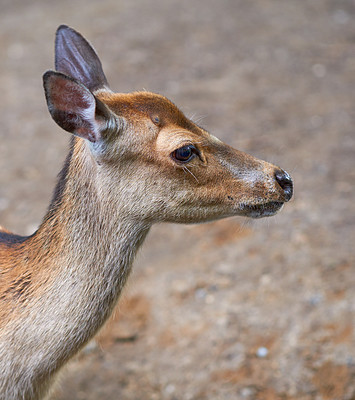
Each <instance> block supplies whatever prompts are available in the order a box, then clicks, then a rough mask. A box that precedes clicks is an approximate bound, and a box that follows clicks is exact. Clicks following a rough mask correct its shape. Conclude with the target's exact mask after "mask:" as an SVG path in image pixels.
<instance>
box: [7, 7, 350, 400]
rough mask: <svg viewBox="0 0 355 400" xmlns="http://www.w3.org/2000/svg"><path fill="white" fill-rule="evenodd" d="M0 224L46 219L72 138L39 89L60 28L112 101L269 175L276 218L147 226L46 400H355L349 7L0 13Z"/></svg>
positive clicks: (31, 226) (30, 227)
mask: <svg viewBox="0 0 355 400" xmlns="http://www.w3.org/2000/svg"><path fill="white" fill-rule="evenodd" d="M0 10H1V12H0V55H1V57H0V91H1V96H0V139H1V140H0V222H1V225H3V226H5V227H7V228H8V229H11V230H13V231H14V232H16V233H20V234H29V233H32V232H33V231H34V230H35V229H36V227H37V226H38V224H39V223H40V221H41V218H42V216H43V215H44V212H45V210H46V207H47V205H48V202H49V199H50V196H51V192H52V190H53V186H54V182H55V177H56V174H57V172H58V171H59V169H60V166H61V163H62V161H63V160H64V158H65V153H66V148H67V143H68V136H69V135H68V134H66V133H64V132H62V131H61V130H60V129H59V128H58V127H57V126H55V124H54V122H53V121H52V120H51V119H50V116H49V113H48V111H47V109H46V105H45V100H44V94H43V89H42V83H41V76H42V73H43V72H44V71H45V70H47V69H50V68H53V59H54V58H53V54H54V53H53V41H54V32H55V30H56V28H57V26H58V25H59V24H61V23H66V24H68V25H71V26H73V27H74V28H76V29H77V30H79V31H80V32H82V33H83V34H84V35H85V36H86V37H87V38H88V39H89V40H90V41H91V42H92V43H93V45H94V46H95V48H96V49H97V51H98V53H99V55H100V57H101V59H102V61H103V65H104V69H105V71H106V75H107V77H108V79H109V82H110V84H111V87H112V88H113V89H114V90H116V91H122V92H127V91H132V90H140V89H143V88H145V89H147V90H150V91H154V92H159V93H162V94H164V95H166V96H167V97H169V98H170V99H171V100H173V101H174V102H175V103H176V104H177V105H178V106H180V107H181V108H182V110H183V111H184V112H185V113H186V114H187V115H188V116H190V117H193V118H194V119H195V120H198V121H200V122H199V123H200V124H201V125H203V126H204V127H205V128H206V129H208V130H209V131H210V132H211V133H213V134H215V135H216V136H218V137H220V138H221V139H222V140H224V141H226V142H227V143H229V144H231V145H233V146H234V147H236V148H239V149H242V150H244V151H247V152H250V153H252V154H254V155H256V156H258V157H260V158H263V159H266V160H268V161H271V162H273V163H276V164H278V165H280V166H282V167H283V168H285V169H286V170H288V171H289V172H290V173H291V174H292V176H293V178H294V181H295V197H294V199H293V200H292V201H291V202H290V203H289V204H287V205H286V206H285V208H284V210H283V211H282V212H281V213H280V214H279V215H278V216H276V217H273V218H269V219H266V220H258V221H247V220H245V219H241V218H239V219H238V218H235V219H229V220H222V221H219V222H216V223H210V224H204V225H198V226H178V225H160V226H155V227H154V229H153V230H152V232H151V234H150V236H149V237H148V239H147V241H146V243H145V245H144V246H143V249H142V251H141V252H140V254H139V256H138V259H137V260H136V263H135V268H134V273H133V274H132V276H131V277H130V280H129V284H128V287H127V288H126V290H125V293H124V295H123V297H122V299H121V302H120V305H119V307H118V308H117V312H116V313H115V317H114V319H113V320H112V321H111V322H110V323H109V324H108V325H107V327H106V328H105V329H104V330H103V331H102V333H101V334H100V336H99V337H98V338H96V340H94V341H92V342H91V343H90V344H89V345H88V346H87V347H86V348H85V349H84V351H83V352H82V353H81V354H80V355H79V356H78V357H77V358H75V359H74V360H73V361H72V362H71V363H70V364H69V366H68V367H67V368H66V370H65V372H64V373H63V374H62V377H61V383H60V385H59V386H58V387H57V388H56V390H55V392H54V394H53V397H52V398H53V399H54V400H81V399H87V400H94V399H100V400H114V399H120V400H155V399H157V400H160V399H162V400H205V399H213V400H225V399H228V400H230V399H237V400H239V399H240V400H254V399H255V400H296V399H297V400H311V399H312V400H313V399H314V400H336V399H341V400H354V399H355V325H354V315H355V295H354V287H355V271H354V268H355V263H354V261H355V257H354V246H355V234H354V232H355V229H354V228H355V202H354V183H355V132H354V126H355V111H354V105H355V20H354V18H355V3H354V2H353V1H352V0H348V1H345V0H337V1H334V0H302V1H293V0H284V1H280V0H254V1H244V0H220V1H212V0H179V1H177V0H175V1H174V0H155V1H147V0H134V1H129V0H126V1H124V0H100V1H88V0H86V1H84V0H78V1H75V2H74V1H69V0H61V1H54V0H50V1H47V0H38V1H37V0H34V1H31V2H29V1H25V0H0Z"/></svg>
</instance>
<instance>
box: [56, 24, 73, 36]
mask: <svg viewBox="0 0 355 400" xmlns="http://www.w3.org/2000/svg"><path fill="white" fill-rule="evenodd" d="M73 30H74V29H73V28H71V27H70V26H68V25H65V24H61V25H59V26H58V28H57V31H56V35H57V36H58V35H59V34H61V33H63V32H64V31H73Z"/></svg>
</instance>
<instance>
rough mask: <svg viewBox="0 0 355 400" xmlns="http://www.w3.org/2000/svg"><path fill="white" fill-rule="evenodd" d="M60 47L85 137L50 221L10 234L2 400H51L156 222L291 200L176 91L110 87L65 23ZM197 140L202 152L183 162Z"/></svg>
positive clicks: (75, 143) (67, 102) (257, 209)
mask: <svg viewBox="0 0 355 400" xmlns="http://www.w3.org/2000/svg"><path fill="white" fill-rule="evenodd" d="M56 43H57V44H56V65H57V66H58V68H59V72H47V73H46V74H45V75H44V86H45V91H46V98H47V102H48V108H49V111H50V113H51V115H52V117H53V118H54V120H55V121H56V122H57V123H58V124H59V125H60V126H62V127H63V128H64V129H66V130H68V131H70V132H71V133H73V134H74V135H75V136H76V137H74V136H73V139H72V142H71V146H70V151H69V154H68V156H67V159H66V162H65V164H64V166H63V169H62V172H61V173H60V175H59V179H58V183H57V186H56V189H55V191H54V195H53V199H52V202H51V204H50V206H49V209H48V212H47V214H46V216H45V217H44V220H43V222H42V224H41V225H40V227H39V229H38V230H37V231H36V232H35V233H34V234H33V235H32V236H29V237H20V236H17V235H12V234H10V233H8V232H6V231H4V230H2V231H1V232H0V399H1V400H5V399H6V400H7V399H13V400H16V399H22V400H24V399H25V400H30V399H31V400H33V399H41V398H43V396H44V395H45V394H46V393H47V391H48V388H49V386H50V384H51V383H52V381H53V378H54V377H55V375H56V373H57V371H58V370H59V369H60V368H61V367H62V366H63V365H64V364H65V363H66V362H67V361H68V360H69V359H70V358H71V357H72V356H73V355H74V354H76V353H77V352H78V351H79V350H80V349H81V348H82V346H84V345H85V343H87V341H88V340H90V339H91V338H92V337H93V336H94V335H95V333H96V332H97V331H98V329H99V328H100V327H101V326H102V325H103V324H104V322H105V321H106V320H107V318H108V317H109V315H110V314H111V312H112V309H113V308H114V306H115V304H116V302H117V300H118V297H119V295H120V293H121V290H122V287H123V286H124V284H125V282H126V280H127V278H128V276H129V273H130V270H131V265H132V262H133V258H134V256H135V254H136V252H137V250H138V248H139V247H140V246H141V244H142V243H143V241H144V238H145V237H146V235H147V233H148V231H149V229H150V227H151V225H152V224H153V223H155V222H178V223H196V222H204V221H209V220H213V219H217V218H224V217H229V216H234V215H245V216H251V217H262V216H268V215H273V214H275V213H276V212H277V211H278V210H279V209H280V208H281V206H282V204H283V203H284V202H286V201H288V200H289V199H290V197H291V196H292V181H291V179H290V178H289V176H288V175H287V174H286V173H285V172H284V171H282V170H280V169H279V168H277V167H275V166H273V165H271V164H268V163H266V162H264V161H261V160H257V159H255V158H254V157H252V156H250V155H248V154H246V153H243V152H240V151H238V150H235V149H233V148H231V147H229V146H227V145H226V144H224V143H222V142H221V141H219V140H218V139H216V138H215V137H213V136H212V135H210V134H209V133H208V132H207V131H205V130H204V129H202V128H201V127H199V126H197V125H196V124H194V123H193V122H192V121H190V120H189V119H187V118H186V117H185V116H184V114H183V113H182V112H181V111H180V110H179V109H178V108H177V107H176V106H175V105H174V104H173V103H172V102H170V101H169V100H168V99H166V98H165V97H163V96H161V95H157V94H153V93H149V92H137V93H130V94H117V93H113V92H111V91H110V90H109V89H108V88H107V80H106V78H105V76H104V75H103V72H102V71H100V66H101V63H100V62H99V60H98V58H97V56H96V53H95V52H94V51H93V49H92V48H91V46H90V45H89V44H88V43H87V42H86V40H85V39H84V38H83V37H82V36H81V35H80V34H78V33H77V32H75V31H73V30H71V29H70V28H68V27H60V28H59V30H58V33H57V42H56ZM63 43H67V45H65V46H64V45H63ZM78 46H79V47H78ZM67 48H69V49H70V50H71V51H70V52H69V53H68V54H67ZM82 49H84V53H85V54H86V55H87V57H89V59H88V60H84V61H85V62H87V63H88V64H87V65H84V66H83V71H84V72H83V76H81V75H80V71H81V70H80V68H77V67H75V66H76V64H78V63H82V62H83V60H82V59H81V58H80V57H78V58H76V54H79V53H80V52H82ZM66 57H71V59H70V61H71V62H70V63H67V62H65V60H66ZM91 63H94V64H93V65H95V69H94V71H93V72H92V71H91V70H90V65H91ZM73 66H74V67H75V68H74V67H73ZM80 66H81V65H80ZM78 71H79V72H78ZM77 74H79V75H77ZM68 75H70V76H68ZM90 77H91V78H90ZM90 79H91V80H90ZM81 81H82V82H85V83H86V84H87V85H88V87H86V86H84V85H83V84H82V83H80V82H81ZM93 89H95V93H94V94H93V93H92V92H91V91H90V90H93ZM186 146H193V149H194V150H193V151H194V152H193V156H192V157H191V159H189V160H188V161H186V162H181V161H179V160H178V159H177V158H176V151H177V150H178V149H181V148H184V147H186Z"/></svg>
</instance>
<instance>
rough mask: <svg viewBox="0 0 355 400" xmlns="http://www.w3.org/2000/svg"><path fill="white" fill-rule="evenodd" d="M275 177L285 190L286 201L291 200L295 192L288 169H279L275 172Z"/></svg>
mask: <svg viewBox="0 0 355 400" xmlns="http://www.w3.org/2000/svg"><path fill="white" fill-rule="evenodd" d="M275 179H276V181H277V183H278V184H279V185H280V186H281V188H282V189H283V191H284V195H285V201H289V200H290V199H291V197H292V194H293V182H292V179H291V177H290V175H289V174H288V173H287V172H286V171H283V170H282V169H278V170H276V172H275Z"/></svg>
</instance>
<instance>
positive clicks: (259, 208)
mask: <svg viewBox="0 0 355 400" xmlns="http://www.w3.org/2000/svg"><path fill="white" fill-rule="evenodd" d="M283 205H284V203H283V202H281V201H270V202H267V203H262V204H241V205H240V206H239V209H240V210H241V212H242V215H244V216H245V217H250V218H263V217H271V216H272V215H275V214H276V213H277V212H278V211H280V210H281V208H282V206H283Z"/></svg>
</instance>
